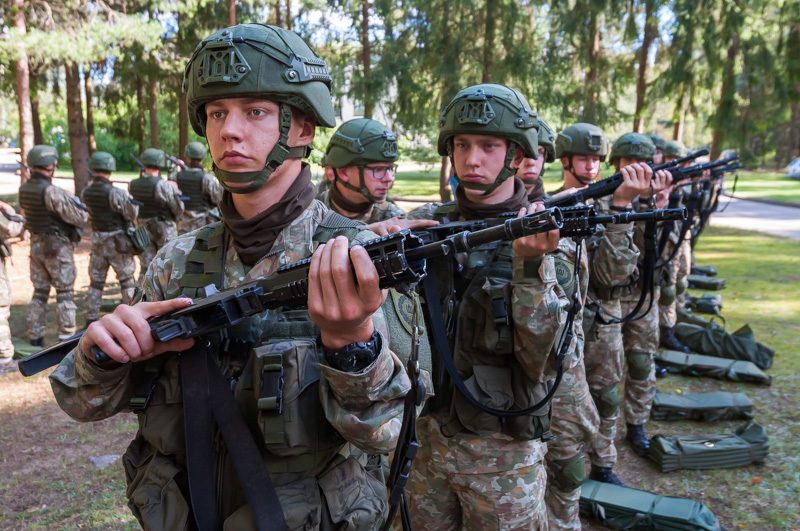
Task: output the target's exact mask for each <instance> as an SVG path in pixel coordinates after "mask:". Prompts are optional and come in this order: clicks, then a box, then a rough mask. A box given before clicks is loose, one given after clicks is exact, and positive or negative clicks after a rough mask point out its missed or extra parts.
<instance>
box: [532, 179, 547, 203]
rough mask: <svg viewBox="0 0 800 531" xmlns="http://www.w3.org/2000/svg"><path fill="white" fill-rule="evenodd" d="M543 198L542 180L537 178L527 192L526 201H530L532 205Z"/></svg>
mask: <svg viewBox="0 0 800 531" xmlns="http://www.w3.org/2000/svg"><path fill="white" fill-rule="evenodd" d="M543 197H544V183H543V182H542V179H539V178H537V179H536V180H535V181H534V182H533V188H531V191H530V192H528V201H530V202H531V203H533V202H534V201H541V200H542V198H543Z"/></svg>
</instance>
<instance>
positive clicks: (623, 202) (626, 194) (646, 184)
mask: <svg viewBox="0 0 800 531" xmlns="http://www.w3.org/2000/svg"><path fill="white" fill-rule="evenodd" d="M620 174H621V175H622V184H620V185H619V188H617V189H616V190H614V194H613V195H612V196H611V204H612V205H614V206H617V207H623V208H625V207H629V206H631V201H633V200H634V199H635V198H636V197H637V196H639V195H642V194H644V193H646V192H647V191H648V190H649V189H650V182H651V180H652V177H653V169H652V168H651V167H650V166H649V165H647V164H645V163H643V162H637V163H634V164H629V165H628V166H625V167H624V168H622V169H621V170H620Z"/></svg>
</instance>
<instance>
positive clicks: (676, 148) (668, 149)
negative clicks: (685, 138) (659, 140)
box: [662, 140, 688, 159]
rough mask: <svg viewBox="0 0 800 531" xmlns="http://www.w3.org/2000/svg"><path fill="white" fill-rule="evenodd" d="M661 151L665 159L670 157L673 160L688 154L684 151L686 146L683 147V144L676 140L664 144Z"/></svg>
mask: <svg viewBox="0 0 800 531" xmlns="http://www.w3.org/2000/svg"><path fill="white" fill-rule="evenodd" d="M662 150H663V151H664V156H665V157H670V158H675V159H677V158H680V157H685V156H686V155H687V153H688V151H687V150H686V146H684V145H683V143H681V142H678V141H677V140H670V141H669V142H666V143H665V144H664V147H663V148H662Z"/></svg>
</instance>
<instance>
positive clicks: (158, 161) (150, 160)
mask: <svg viewBox="0 0 800 531" xmlns="http://www.w3.org/2000/svg"><path fill="white" fill-rule="evenodd" d="M140 160H141V161H142V164H144V165H145V167H152V168H160V169H162V170H167V169H169V161H168V160H167V155H166V154H165V153H164V152H163V151H162V150H160V149H156V148H147V149H145V150H144V151H142V156H141V158H140Z"/></svg>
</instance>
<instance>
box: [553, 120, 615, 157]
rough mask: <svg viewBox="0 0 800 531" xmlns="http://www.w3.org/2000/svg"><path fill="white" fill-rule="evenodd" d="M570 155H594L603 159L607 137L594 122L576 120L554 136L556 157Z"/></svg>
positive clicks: (606, 153) (605, 152)
mask: <svg viewBox="0 0 800 531" xmlns="http://www.w3.org/2000/svg"><path fill="white" fill-rule="evenodd" d="M570 155H596V156H598V157H600V160H605V159H606V155H608V138H607V137H606V136H605V135H604V134H603V130H602V129H600V128H599V127H597V126H596V125H594V124H587V123H583V122H578V123H574V124H572V125H570V126H569V127H567V128H566V129H564V130H563V131H561V132H560V133H559V134H558V137H557V138H556V158H561V157H568V156H570Z"/></svg>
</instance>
